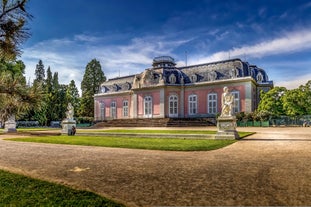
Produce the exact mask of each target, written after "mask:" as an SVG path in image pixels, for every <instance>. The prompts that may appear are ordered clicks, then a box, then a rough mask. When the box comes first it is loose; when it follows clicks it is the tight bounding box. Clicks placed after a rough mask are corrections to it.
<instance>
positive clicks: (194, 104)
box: [188, 94, 198, 115]
mask: <svg viewBox="0 0 311 207" xmlns="http://www.w3.org/2000/svg"><path fill="white" fill-rule="evenodd" d="M188 110H189V115H195V114H197V113H198V96H197V95H195V94H192V95H189V97H188Z"/></svg>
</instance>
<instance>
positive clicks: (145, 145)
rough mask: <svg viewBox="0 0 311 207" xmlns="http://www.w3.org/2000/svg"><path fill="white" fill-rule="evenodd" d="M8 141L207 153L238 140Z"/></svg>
mask: <svg viewBox="0 0 311 207" xmlns="http://www.w3.org/2000/svg"><path fill="white" fill-rule="evenodd" d="M8 140H13V141H23V142H40V143H53V144H71V145H84V146H101V147H119V148H132V149H149V150H171V151H206V150H215V149H219V148H222V147H225V146H227V145H230V144H232V143H235V142H236V140H210V139H171V138H129V137H108V136H105V137H102V136H79V135H77V136H66V135H62V136H43V137H31V138H10V139H8Z"/></svg>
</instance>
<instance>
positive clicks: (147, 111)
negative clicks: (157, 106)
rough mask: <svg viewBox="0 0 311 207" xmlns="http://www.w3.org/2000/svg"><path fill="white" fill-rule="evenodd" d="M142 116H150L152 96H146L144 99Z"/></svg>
mask: <svg viewBox="0 0 311 207" xmlns="http://www.w3.org/2000/svg"><path fill="white" fill-rule="evenodd" d="M144 116H145V117H147V118H151V117H152V97H151V96H146V97H145V99H144Z"/></svg>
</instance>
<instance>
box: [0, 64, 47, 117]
mask: <svg viewBox="0 0 311 207" xmlns="http://www.w3.org/2000/svg"><path fill="white" fill-rule="evenodd" d="M3 66H5V67H3ZM24 69H25V65H24V64H23V63H22V62H21V61H16V62H7V63H6V64H5V62H2V63H1V68H0V83H1V84H0V119H1V120H2V121H4V122H5V121H6V120H7V119H8V117H9V116H11V115H20V114H21V113H24V112H26V111H28V110H30V109H32V108H36V107H38V108H39V107H40V102H41V95H42V91H41V88H40V87H30V86H27V85H26V80H25V77H24V76H23V71H24Z"/></svg>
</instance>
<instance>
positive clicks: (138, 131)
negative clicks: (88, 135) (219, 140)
mask: <svg viewBox="0 0 311 207" xmlns="http://www.w3.org/2000/svg"><path fill="white" fill-rule="evenodd" d="M96 132H103V133H105V132H108V133H131V134H215V133H216V131H208V130H158V129H107V130H97V131H96Z"/></svg>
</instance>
